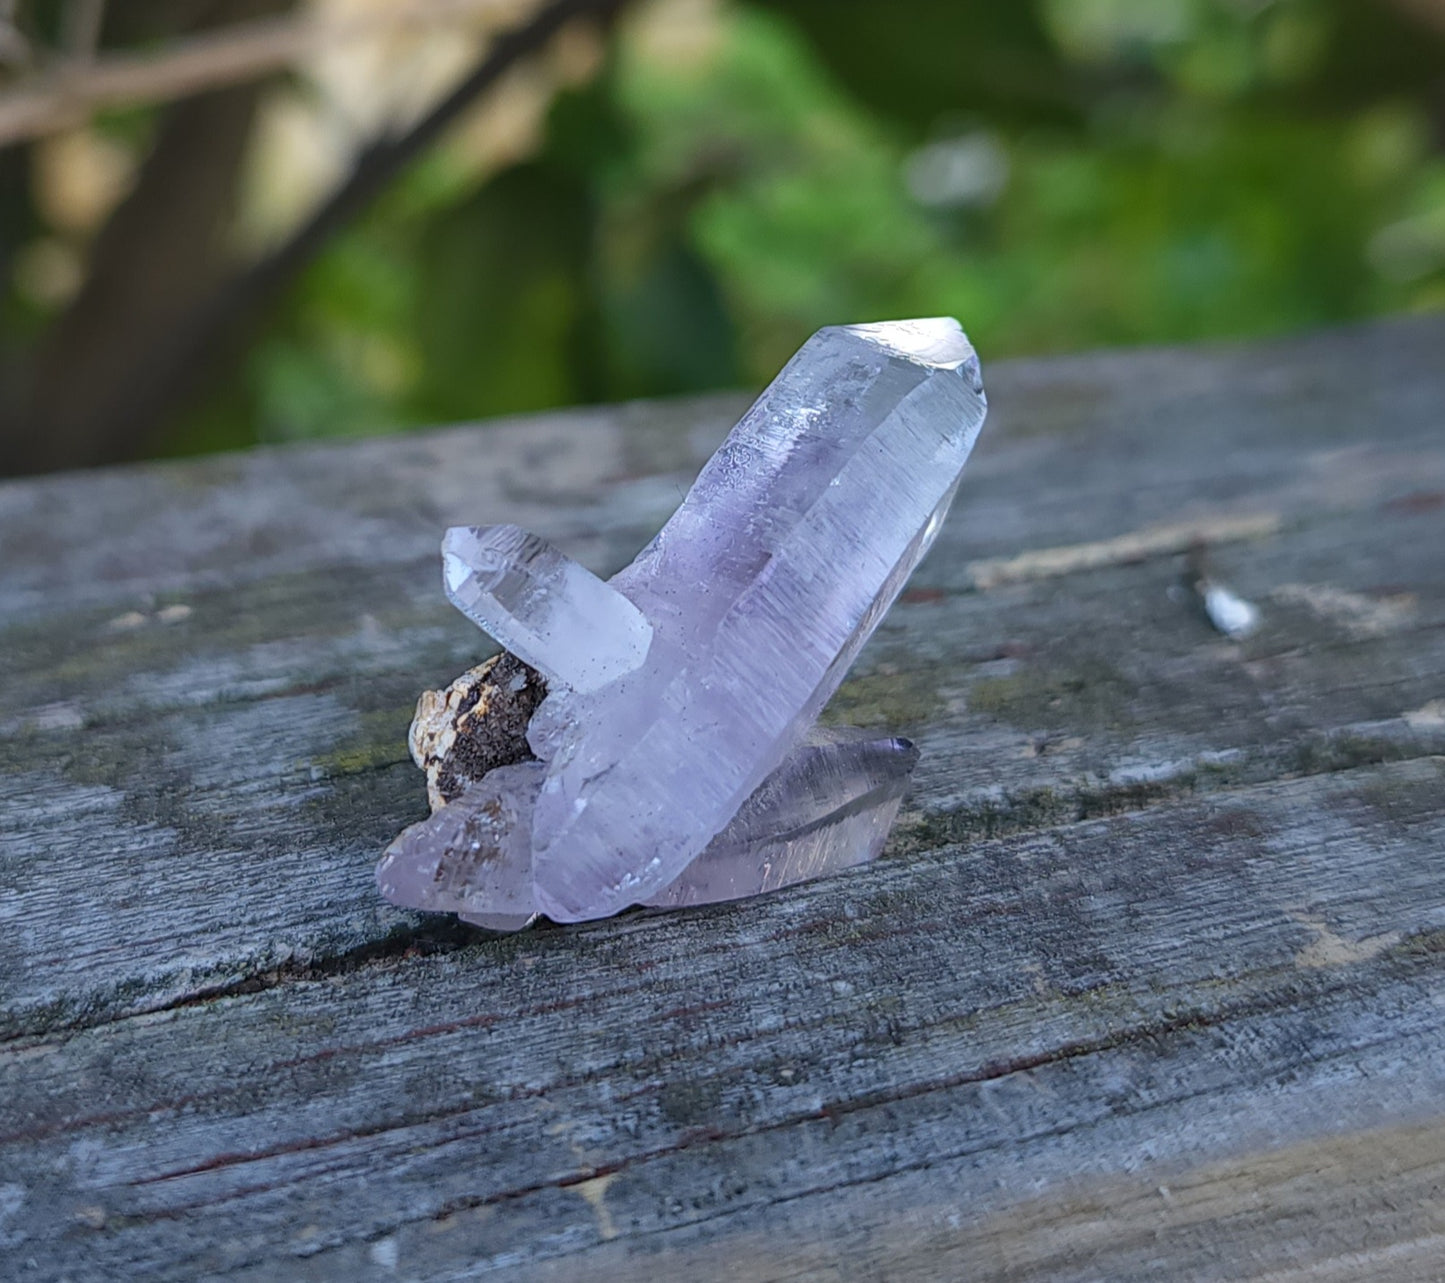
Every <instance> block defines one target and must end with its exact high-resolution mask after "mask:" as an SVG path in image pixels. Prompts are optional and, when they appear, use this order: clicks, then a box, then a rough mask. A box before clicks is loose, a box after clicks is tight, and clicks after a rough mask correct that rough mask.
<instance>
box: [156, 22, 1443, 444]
mask: <svg viewBox="0 0 1445 1283" xmlns="http://www.w3.org/2000/svg"><path fill="white" fill-rule="evenodd" d="M1442 72H1445V66H1442V59H1441V46H1440V44H1439V43H1438V42H1435V43H1432V41H1431V39H1430V38H1429V37H1428V36H1426V35H1425V34H1424V33H1423V32H1422V31H1421V30H1420V29H1419V28H1415V27H1411V26H1409V25H1408V24H1406V23H1405V22H1404V21H1403V20H1402V19H1399V18H1397V17H1394V16H1393V15H1392V13H1391V11H1390V10H1389V9H1387V8H1386V7H1384V6H1382V5H1379V4H1374V3H1369V0H1273V2H1271V0H1027V2H1026V0H1017V2H1016V3H997V0H890V2H889V3H888V4H880V3H875V2H873V0H774V2H772V3H764V2H762V0H735V2H733V3H727V4H725V5H723V6H722V7H721V8H719V9H717V10H716V12H715V20H713V21H711V24H710V25H709V26H708V28H707V30H706V31H704V32H702V33H701V34H700V35H698V36H697V38H696V39H695V40H694V41H693V43H692V45H691V46H686V47H679V46H677V44H676V42H674V43H673V44H672V45H668V44H667V43H666V42H665V41H659V40H658V39H657V38H656V36H655V33H654V34H653V35H651V36H650V35H649V34H648V31H647V28H646V25H645V23H642V24H637V25H634V26H630V27H627V28H626V29H625V30H624V32H623V34H622V36H621V38H620V39H619V41H618V42H617V44H616V45H615V47H614V49H613V53H612V55H611V57H610V59H609V62H608V65H607V67H606V69H605V71H604V72H603V74H602V75H601V76H600V77H599V78H598V79H597V80H596V81H595V82H594V83H592V84H591V85H590V86H589V87H588V88H586V89H585V90H583V91H580V92H571V93H569V94H567V95H566V96H565V97H563V98H562V99H560V100H559V101H558V102H556V103H555V105H554V108H553V110H552V113H551V116H550V121H549V125H548V130H547V136H546V140H545V144H544V146H543V147H542V149H541V151H540V152H539V153H538V154H536V155H535V156H534V157H532V158H531V159H529V160H527V161H526V162H525V163H522V164H519V165H515V166H513V167H511V168H510V169H508V170H506V171H505V172H503V173H501V174H499V175H497V176H495V177H493V178H491V179H490V180H489V181H486V182H483V183H479V182H478V181H476V180H474V179H469V178H467V177H466V176H464V175H460V174H458V173H456V172H453V169H452V168H451V167H449V162H448V160H447V157H446V155H445V154H444V153H438V154H437V155H436V156H433V157H429V158H428V159H427V160H426V161H424V162H423V163H421V164H419V165H418V166H417V167H416V168H415V170H414V171H413V172H411V173H410V174H409V176H408V177H407V178H406V180H405V181H404V182H403V183H401V184H400V185H399V186H398V187H397V188H396V189H394V190H393V191H392V192H391V193H389V194H388V196H387V197H386V198H385V199H383V200H382V201H381V202H380V203H379V204H378V205H377V206H376V207H375V208H374V209H373V210H372V211H371V212H370V214H369V215H368V216H367V217H366V218H365V219H364V220H363V221H362V222H361V223H359V224H357V225H356V226H354V227H353V228H352V229H351V230H349V231H348V232H346V233H345V234H344V235H342V236H341V237H339V238H338V239H337V240H336V242H335V243H334V244H333V245H332V246H331V248H330V249H329V250H328V252H326V253H325V255H324V256H323V258H322V259H321V260H320V261H319V262H317V263H316V265H315V266H314V268H313V269H312V270H311V271H310V272H309V274H308V276H307V277H306V279H305V281H304V283H303V285H302V287H301V288H300V289H299V290H298V291H297V292H296V293H295V295H294V297H293V298H292V299H291V301H290V302H289V303H288V305H287V306H286V308H285V310H284V312H283V314H282V315H280V316H279V317H278V318H276V320H275V322H274V324H273V325H272V326H271V327H270V328H269V330H268V331H267V332H266V334H265V335H264V336H263V337H262V338H261V340H260V341H259V343H258V344H257V346H256V347H255V349H254V350H253V352H252V353H251V355H250V357H249V359H248V361H247V362H246V365H245V368H244V371H243V372H242V374H241V375H240V376H239V377H238V378H237V379H236V380H235V381H234V382H233V383H232V384H231V386H229V387H228V388H227V390H226V391H225V393H224V394H223V395H222V396H220V397H219V398H217V399H216V400H215V401H214V403H213V404H212V405H211V406H210V407H209V408H208V409H207V410H206V411H205V412H204V413H202V414H200V415H198V416H197V417H196V418H195V419H194V420H193V421H191V422H190V423H189V424H188V425H186V427H185V430H184V432H183V433H182V434H181V435H180V436H179V437H178V438H177V440H176V442H175V447H176V448H177V449H179V450H193V449H199V448H206V447H209V446H213V445H219V444H240V443H244V442H246V441H249V440H254V439H263V440H277V439H287V438H295V437H308V436H319V435H329V434H340V433H354V432H374V431H381V430H389V429H394V428H400V427H404V426H407V425H412V424H422V423H435V422H440V421H447V420H456V419H463V418H476V417H482V416H486V415H490V414H495V413H502V412H510V411H520V410H530V409H536V408H541V407H545V406H551V405H559V404H568V403H575V402H586V401H605V400H615V399H620V398H626V397H634V396H648V395H656V394H665V393H674V392H685V391H690V390H695V389H703V388H712V387H718V386H729V385H747V386H758V385H761V384H762V383H763V382H765V381H766V380H767V379H768V378H770V377H771V376H772V374H773V373H774V372H775V371H776V370H777V368H778V366H779V365H780V364H781V363H782V362H783V361H784V360H785V359H786V358H787V356H788V355H789V354H790V353H791V352H792V351H793V350H794V349H795V348H796V346H797V345H798V344H799V343H800V342H801V341H802V339H803V338H804V337H806V335H807V334H809V333H810V332H811V331H812V330H814V329H815V328H817V327H818V326H820V325H825V324H829V323H834V322H845V321H857V320H870V319H881V318H886V317H896V316H905V315H930V314H937V313H951V314H954V315H957V316H958V317H960V318H961V319H962V320H963V322H964V324H965V326H966V328H968V330H969V331H970V333H971V335H972V336H973V338H974V340H975V342H976V343H977V345H978V347H979V348H980V350H981V351H982V352H983V353H984V355H985V357H986V358H994V357H998V356H1002V355H1006V354H1015V353H1035V352H1057V351H1061V350H1069V349H1079V348H1087V347H1091V346H1096V345H1109V344H1130V343H1144V342H1155V341H1166V340H1189V339H1198V338H1204V337H1211V336H1251V335H1260V334H1266V333H1274V332H1279V331H1286V330H1292V329H1296V328H1300V327H1305V326H1311V325H1318V324H1322V323H1329V322H1336V321H1341V320H1345V319H1349V318H1354V317H1360V316H1364V315H1368V314H1372V313H1377V312H1381V311H1394V310H1402V309H1419V308H1429V307H1438V306H1440V305H1441V304H1442V303H1445V159H1442V156H1441V153H1440V147H1439V144H1440V141H1441V140H1440V137H1439V133H1440V129H1441V122H1440V119H1439V113H1440V112H1441V88H1440V86H1441V83H1442ZM1432 112H1433V113H1435V116H1434V118H1432Z"/></svg>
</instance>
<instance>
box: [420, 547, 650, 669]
mask: <svg viewBox="0 0 1445 1283" xmlns="http://www.w3.org/2000/svg"><path fill="white" fill-rule="evenodd" d="M442 580H443V582H444V583H445V585H446V590H447V596H448V597H450V598H451V601H452V604H453V605H454V606H455V607H456V608H457V609H458V610H460V611H461V612H462V614H464V615H465V616H466V617H467V618H468V619H470V620H471V621H472V622H473V623H474V624H476V625H477V626H478V627H479V628H482V629H484V630H485V631H486V632H488V633H490V634H491V635H492V636H493V637H495V638H496V639H497V641H499V642H500V643H501V644H502V646H503V647H504V648H506V649H507V650H509V651H511V652H512V654H514V655H515V656H517V658H518V659H520V660H521V661H522V662H523V663H525V664H530V665H531V666H532V667H533V668H535V669H536V670H537V671H538V672H539V673H541V674H542V676H543V677H545V678H546V679H547V681H548V683H549V684H551V685H559V686H568V687H571V688H572V689H573V690H576V691H584V692H585V691H593V690H597V689H598V688H599V687H602V686H605V685H607V683H608V682H611V681H615V680H616V679H617V678H619V677H621V676H622V675H623V674H624V673H630V672H631V671H632V670H633V669H635V668H636V667H637V666H638V665H639V664H641V663H642V660H643V657H644V656H646V654H647V648H648V645H649V644H650V643H651V641H652V625H651V624H649V623H648V622H647V619H646V617H645V616H644V615H643V613H642V612H641V611H640V610H638V609H637V607H636V606H634V605H633V604H632V603H631V602H630V601H628V599H627V598H626V597H624V596H623V595H622V594H621V593H620V592H618V591H617V590H616V589H615V588H611V587H609V586H608V585H607V584H605V583H603V582H602V580H600V579H598V578H597V576H596V575H594V574H593V573H592V572H591V571H590V570H588V569H587V568H586V567H585V566H582V565H579V564H578V563H577V562H575V561H573V560H572V559H571V558H570V557H568V556H566V555H565V554H563V553H561V552H559V551H558V550H557V549H556V548H554V547H553V546H552V545H551V544H549V543H548V542H547V541H546V540H545V539H539V538H538V537H537V536H536V535H533V534H528V533H527V531H525V530H523V529H522V528H521V527H520V526H482V527H475V526H472V527H468V526H457V527H455V528H453V529H451V530H448V531H447V533H446V538H445V539H444V540H443V541H442Z"/></svg>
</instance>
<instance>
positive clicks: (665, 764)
mask: <svg viewBox="0 0 1445 1283" xmlns="http://www.w3.org/2000/svg"><path fill="white" fill-rule="evenodd" d="M984 412H985V401H984V396H983V389H982V384H981V381H980V378H979V370H978V362H977V358H976V357H975V356H974V353H973V349H972V347H971V346H970V345H969V343H968V340H967V339H966V338H965V337H964V335H963V332H962V331H961V330H960V329H959V327H958V323H957V322H956V321H952V320H947V319H937V320H925V321H900V322H892V323H885V324H880V325H859V326H845V327H840V328H835V329H826V330H822V331H820V332H819V333H818V334H816V335H815V336H814V337H813V338H812V339H810V340H809V341H808V343H806V344H805V345H804V346H803V348H802V349H801V350H800V351H799V352H798V354H797V355H796V356H795V357H794V358H793V359H792V361H790V362H789V363H788V365H787V367H786V368H785V369H784V370H783V372H782V373H781V374H780V375H779V376H778V377H777V379H775V380H774V382H773V383H772V384H771V385H770V386H769V388H768V389H767V390H766V391H765V392H764V393H763V395H762V396H761V397H760V398H759V399H758V401H757V403H756V404H755V405H754V406H753V407H752V409H751V410H749V412H748V413H747V414H746V415H745V416H744V418H743V419H742V421H741V422H740V423H739V424H738V426H737V427H736V428H734V429H733V431H732V433H731V434H730V435H729V437H728V439H727V441H726V442H724V444H723V446H722V448H721V449H720V450H719V451H718V453H717V454H716V455H714V456H713V458H712V460H711V461H709V463H708V464H707V466H706V467H705V468H704V469H703V471H702V474H701V475H700V476H699V477H698V479H697V482H696V483H695V484H694V486H693V488H692V490H691V491H690V492H689V494H688V496H687V498H686V500H685V501H684V502H683V504H682V507H681V508H679V509H678V511H677V513H676V514H674V516H673V517H672V519H671V520H670V521H669V522H668V523H667V525H666V526H665V527H664V528H663V530H662V531H661V533H660V534H659V535H658V536H657V538H656V539H654V540H653V541H652V543H651V544H649V545H648V547H647V548H645V549H644V550H643V551H642V553H641V554H640V555H639V556H638V557H637V559H636V560H635V561H634V562H633V563H632V564H631V565H630V566H628V567H626V568H625V569H624V570H622V571H621V572H620V573H619V574H618V575H616V576H615V577H614V578H613V579H612V580H611V582H610V585H609V584H603V583H602V582H601V581H600V580H598V579H597V578H596V577H595V576H592V575H591V574H590V572H588V571H586V570H585V569H583V568H582V567H580V566H577V565H576V564H575V563H573V562H570V561H569V560H568V559H567V558H566V557H565V556H564V555H563V554H562V553H560V552H558V551H557V550H556V549H554V548H552V547H551V546H550V545H547V544H544V543H543V542H542V541H541V540H538V539H536V538H535V537H534V536H528V535H525V534H524V533H523V532H520V531H518V530H516V528H515V527H488V528H481V529H475V530H467V529H458V530H453V531H449V532H448V535H447V540H446V544H445V552H446V585H447V591H448V593H449V595H450V596H451V597H452V600H453V601H454V602H456V604H457V605H458V606H459V607H460V608H461V609H463V610H464V611H465V613H467V615H468V616H469V617H470V618H472V619H473V620H474V621H475V622H477V623H478V624H480V625H481V626H482V627H483V628H484V629H486V630H487V631H488V632H490V633H491V634H492V635H493V636H494V637H496V638H497V639H498V640H499V641H501V642H502V643H503V644H504V645H507V646H509V647H513V648H515V649H516V650H517V653H518V654H519V655H520V657H521V658H523V659H525V660H526V661H527V662H528V663H530V664H533V665H534V666H535V667H537V668H539V669H540V670H541V671H542V672H543V673H544V674H545V676H546V677H547V678H548V682H549V690H550V694H549V695H548V697H547V699H546V700H545V701H544V702H543V703H542V705H541V706H540V708H538V709H537V711H536V713H535V715H534V716H533V719H532V723H531V726H530V727H529V730H528V740H529V743H530V744H531V747H532V749H533V751H534V752H535V753H536V754H537V756H538V758H539V759H540V761H539V762H538V763H535V764H531V765H530V766H528V767H525V768H523V767H518V768H504V769H507V770H510V771H511V773H510V774H507V775H502V772H501V771H496V772H493V773H492V774H491V775H488V776H487V777H486V778H485V779H484V780H483V781H482V783H481V785H480V786H478V789H480V790H481V791H480V792H479V791H478V789H473V790H469V792H468V793H467V794H466V795H464V796H463V797H462V798H459V799H457V801H456V802H453V803H451V804H450V805H449V806H447V807H446V808H444V809H443V810H442V811H439V812H438V813H437V815H435V816H433V817H432V819H431V820H428V821H424V822H423V825H420V826H414V828H413V829H410V830H408V831H407V833H406V834H403V835H402V837H401V838H399V839H398V841H397V843H394V844H393V846H392V848H391V849H390V850H389V851H388V854H387V857H386V860H384V861H383V865H382V868H381V869H380V870H378V876H379V878H380V879H381V881H382V883H383V890H384V892H385V893H386V894H387V895H388V896H389V898H392V899H394V900H396V901H397V902H399V903H404V904H409V905H413V906H414V907H421V908H431V907H436V908H442V907H449V908H452V911H455V912H465V913H467V914H468V915H469V916H475V915H478V914H481V915H485V916H487V917H488V918H489V919H491V918H492V917H493V916H494V915H502V917H501V918H499V919H497V920H498V921H501V920H506V921H511V920H512V919H514V918H517V917H520V916H521V915H522V914H523V913H524V912H527V913H529V912H531V910H532V909H533V908H535V909H536V910H537V911H540V912H544V913H546V914H548V915H549V916H550V917H553V918H555V919H558V920H561V921H578V920H583V919H588V918H597V917H605V916H607V915H609V914H611V913H615V912H617V911H618V910H619V909H622V908H625V907H626V906H627V905H629V904H637V903H658V904H691V903H700V902H703V901H705V900H711V899H724V898H733V897H735V896H738V895H746V894H753V893H755V892H757V891H760V890H767V889H771V888H772V887H775V886H779V885H784V884H785V883H787V882H791V881H796V880H798V879H799V878H801V877H811V876H817V875H818V874H820V873H823V872H829V871H832V869H834V868H838V867H846V866H847V865H848V864H851V863H856V862H858V861H859V860H860V859H865V858H871V854H873V853H876V851H877V849H878V848H879V847H880V846H881V844H882V838H883V835H884V834H886V831H887V826H888V824H889V823H891V822H892V818H893V815H894V814H895V813H896V810H897V805H898V799H899V797H901V795H902V788H903V783H904V782H906V779H907V774H908V770H909V769H911V766H912V757H911V754H912V749H911V746H910V747H908V748H907V749H904V748H902V747H894V748H893V749H891V750H890V749H887V748H884V747H882V745H886V744H891V745H895V746H897V745H899V744H900V742H899V741H873V742H872V744H871V746H869V745H866V744H865V745H859V744H848V743H838V742H834V743H813V744H808V745H805V744H804V743H803V740H804V736H805V734H806V733H807V732H808V730H809V728H810V727H811V726H812V724H813V722H814V720H815V719H816V717H817V715H818V713H819V711H820V710H821V709H822V707H823V705H824V703H826V701H827V700H828V698H829V696H830V695H832V693H833V691H834V690H835V689H836V688H837V686H838V684H839V682H841V681H842V679H843V677H844V675H845V674H846V673H847V670H848V668H849V666H850V665H851V664H852V662H853V660H854V658H855V657H856V656H857V654H858V651H859V649H860V648H861V647H862V645H863V643H864V642H865V641H866V640H867V639H868V637H869V635H870V634H871V633H872V631H873V629H874V628H875V627H876V626H877V624H878V622H879V620H880V619H881V618H882V617H883V614H884V613H885V612H886V611H887V609H888V607H889V606H890V605H891V604H892V602H893V600H894V598H895V597H896V596H897V594H898V592H899V590H900V589H901V588H902V586H903V584H904V582H905V581H906V580H907V578H908V576H909V574H910V573H911V572H912V570H913V568H914V566H916V565H917V563H918V561H919V560H920V559H921V558H922V556H923V555H924V553H925V552H927V550H928V548H929V546H930V545H931V544H932V542H933V539H934V537H935V536H936V534H937V532H938V529H939V527H940V525H941V523H942V521H943V518H944V515H945V514H946V512H947V510H948V506H949V504H950V502H951V501H952V499H953V495H954V491H955V490H956V488H957V486H958V481H959V477H960V475H961V472H962V469H963V465H964V463H965V461H966V460H967V458H968V454H969V451H970V450H971V449H972V447H973V443H974V441H975V439H976V438H977V435H978V431H979V428H980V426H981V425H982V422H983V417H984ZM890 754H891V756H890ZM905 759H906V761H907V765H906V766H905V765H903V763H904V761H905ZM494 776H501V778H498V779H494V778H493V777H494ZM900 780H901V781H902V782H900ZM770 790H771V792H770ZM462 803H466V804H467V805H468V806H472V807H475V806H481V807H483V808H484V809H487V810H488V813H489V814H491V815H492V820H491V821H489V823H490V824H491V827H490V828H488V827H487V825H485V824H482V825H481V826H480V827H479V822H470V824H471V827H470V828H468V824H467V823H464V822H463V821H461V820H460V818H459V817H451V818H445V819H444V818H443V817H445V816H446V815H447V812H448V811H451V810H452V808H453V807H457V806H459V805H460V804H462ZM797 808H801V810H800V811H799V814H802V813H804V812H806V813H808V814H811V815H812V816H813V818H812V819H811V820H807V821H802V820H799V821H798V822H797V823H793V822H792V820H791V819H789V816H790V814H791V809H797ZM809 808H811V810H810V809H809ZM885 817H886V818H885ZM880 825H881V827H880ZM427 826H431V827H430V828H429V827H427ZM478 834H482V835H483V837H486V834H491V837H489V838H486V841H483V842H482V846H485V845H486V842H487V841H492V842H493V844H494V845H495V846H496V848H497V850H498V851H499V852H500V851H505V858H500V859H497V860H483V861H480V863H479V864H478V867H477V868H476V869H475V870H473V871H472V873H470V874H468V875H467V877H466V878H462V879H461V882H456V883H453V882H448V881H447V878H448V877H452V876H453V874H446V875H445V876H443V874H442V872H441V869H442V866H443V865H445V864H446V861H445V860H444V859H441V858H440V856H438V860H440V863H438V862H437V860H434V859H433V856H434V855H437V853H438V852H440V851H441V850H442V849H443V848H448V849H453V848H454V849H461V847H468V844H470V843H472V842H473V840H474V839H477V835H478ZM458 844H460V846H458ZM468 849H470V848H469V847H468ZM481 849H482V847H478V848H477V851H480V850H481ZM704 851H706V853H707V854H706V856H705V857H704V855H703V853H704ZM475 853H476V852H474V854H475ZM860 853H861V854H860ZM453 862H454V863H455V861H453ZM493 866H494V871H493V872H492V873H488V872H486V868H487V867H493ZM428 869H430V872H428ZM501 869H505V870H506V873H505V874H504V875H503V874H501V873H500V872H497V871H498V870H501ZM383 874H384V875H385V876H383ZM428 879H430V881H428ZM499 879H500V880H499ZM423 883H426V884H427V885H426V886H425V887H424V886H423V885H422V884H423ZM443 883H445V884H446V886H447V887H449V888H451V889H450V890H447V891H445V892H443V891H442V890H441V886H442V884H443ZM463 883H465V889H463V888H462V884H463ZM439 897H440V899H439ZM448 897H450V898H449V899H448ZM441 899H445V900H446V901H447V903H446V904H445V905H444V904H443V903H441V902H440V900H441ZM423 900H426V901H427V903H423V902H422V901H423Z"/></svg>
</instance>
